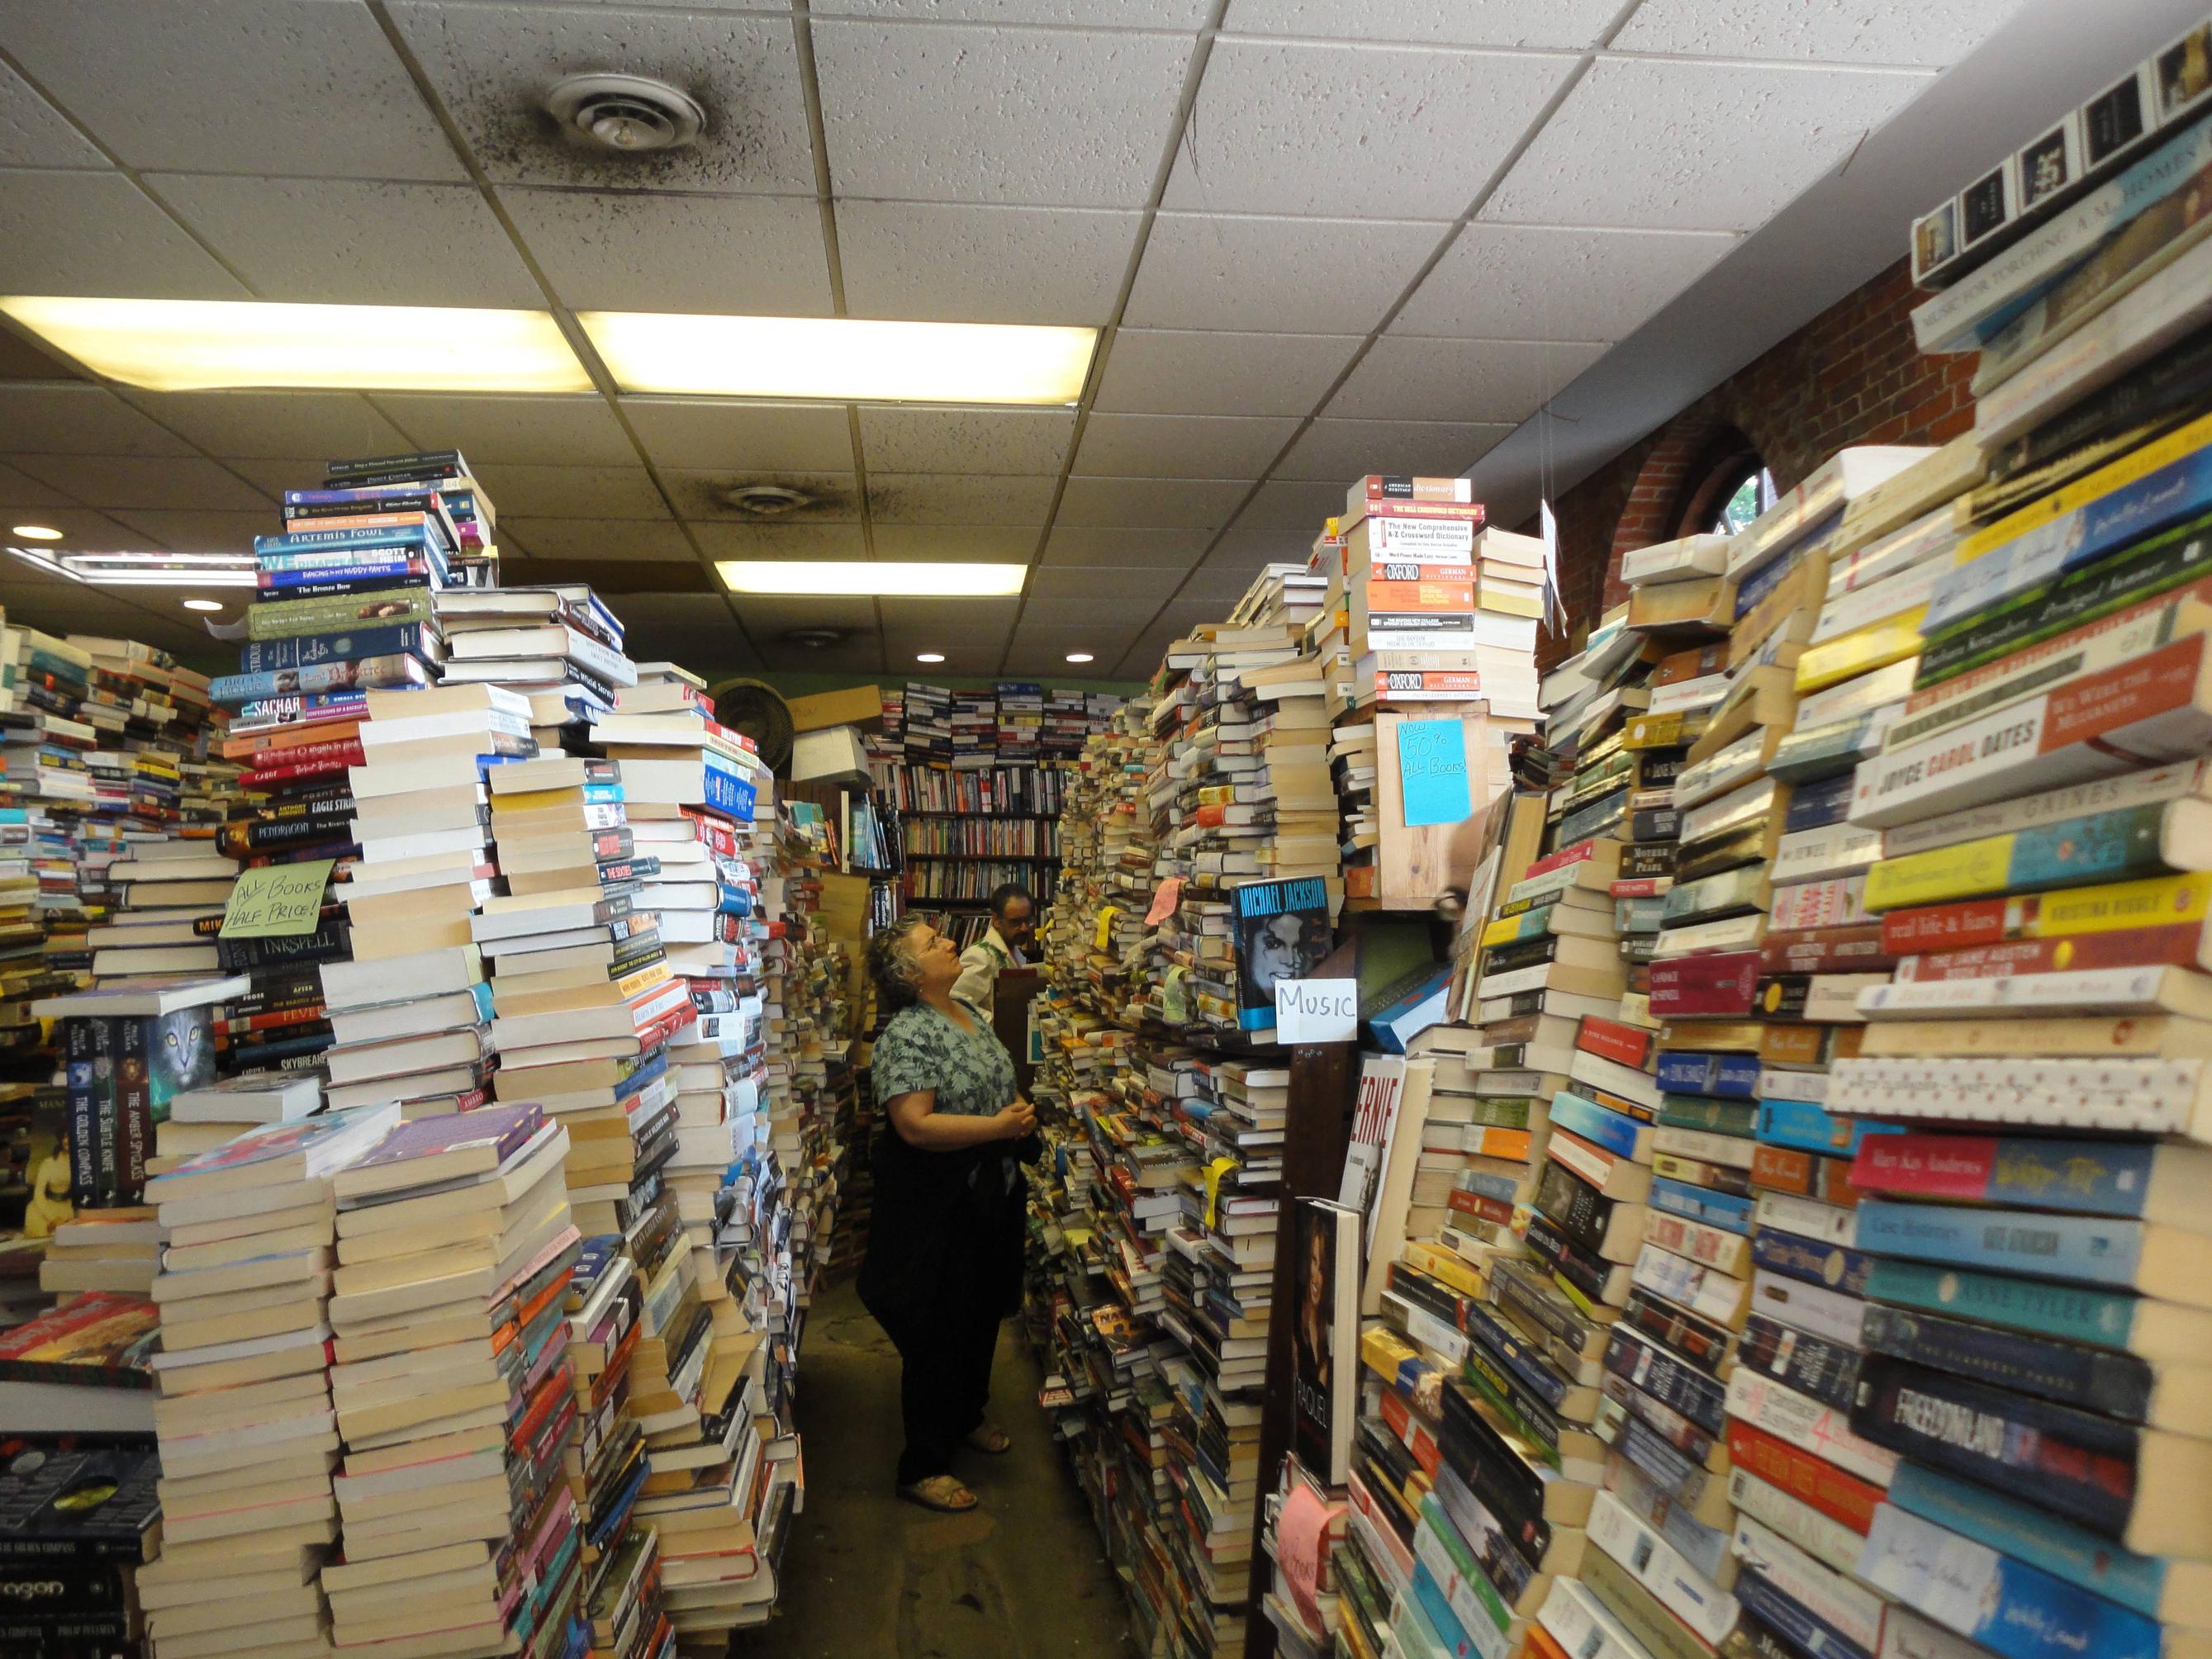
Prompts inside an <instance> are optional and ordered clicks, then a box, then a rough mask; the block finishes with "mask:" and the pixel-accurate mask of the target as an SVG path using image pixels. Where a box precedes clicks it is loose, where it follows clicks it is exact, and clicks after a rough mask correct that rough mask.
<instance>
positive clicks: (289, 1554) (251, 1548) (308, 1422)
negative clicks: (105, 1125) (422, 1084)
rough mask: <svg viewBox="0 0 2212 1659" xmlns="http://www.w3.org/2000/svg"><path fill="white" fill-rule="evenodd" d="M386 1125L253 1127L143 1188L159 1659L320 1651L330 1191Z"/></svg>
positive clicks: (324, 1632) (334, 1514) (333, 1432)
mask: <svg viewBox="0 0 2212 1659" xmlns="http://www.w3.org/2000/svg"><path fill="white" fill-rule="evenodd" d="M398 1121H399V1112H398V1108H397V1107H394V1106H372V1107H364V1108H362V1109H357V1110H355V1111H350V1112H332V1113H325V1114H322V1115H317V1116H314V1117H310V1118H307V1119H304V1120H302V1121H298V1122H293V1123H279V1124H271V1125H269V1126H266V1127H261V1128H257V1129H252V1130H249V1131H247V1132H246V1133H245V1134H242V1135H240V1136H239V1137H237V1138H236V1139H233V1140H231V1141H228V1142H227V1143H225V1144H224V1145H222V1146H218V1147H216V1149H215V1150H213V1151H212V1152H205V1153H203V1154H201V1155H200V1156H199V1157H197V1158H190V1159H187V1160H185V1162H184V1163H182V1164H179V1166H178V1167H177V1168H176V1169H174V1170H171V1171H169V1172H168V1173H167V1174H166V1175H163V1176H159V1177H158V1178H156V1179H155V1181H153V1182H151V1183H150V1184H149V1188H148V1194H147V1195H148V1198H149V1200H150V1201H151V1202H153V1203H154V1204H155V1205H157V1206H159V1210H160V1219H161V1227H162V1229H163V1231H164V1232H165V1233H166V1235H167V1248H166V1249H165V1250H164V1252H163V1256H162V1266H161V1273H160V1275H159V1276H158V1277H157V1278H156V1279H155V1281H154V1292H153V1294H154V1302H155V1306H156V1307H158V1308H159V1310H161V1321H160V1330H161V1352H159V1353H158V1354H156V1355H155V1356H154V1359H153V1365H154V1370H155V1376H157V1378H158V1379H159V1388H160V1390H161V1398H160V1399H159V1401H157V1402H156V1403H155V1432H156V1434H157V1435H158V1436H159V1438H160V1443H161V1483H160V1486H159V1489H158V1490H159V1493H160V1497H161V1559H159V1560H158V1561H155V1562H154V1563H152V1564H151V1565H148V1566H145V1567H143V1568H141V1569H140V1570H139V1572H138V1586H139V1591H140V1595H141V1596H142V1598H143V1600H144V1601H145V1602H146V1605H147V1607H148V1608H149V1612H148V1621H149V1626H151V1629H152V1632H153V1636H154V1639H155V1641H156V1642H157V1643H158V1644H160V1645H161V1649H162V1650H163V1651H165V1652H168V1653H173V1654H182V1655H184V1656H185V1659H195V1656H204V1659H216V1656H227V1655H230V1654H264V1653H265V1654H269V1655H271V1656H276V1655H291V1654H295V1653H302V1652H309V1651H319V1650H323V1649H324V1648H325V1647H326V1645H327V1644H328V1642H329V1640H330V1632H331V1613H330V1610H329V1608H328V1607H326V1606H325V1601H324V1599H323V1594H322V1589H321V1588H320V1586H319V1583H318V1579H317V1574H318V1571H319V1569H320V1568H321V1567H322V1566H323V1565H324V1563H325V1559H326V1557H327V1554H328V1552H329V1550H330V1548H331V1545H332V1544H333V1542H334V1541H335V1540H336V1539H337V1530H338V1528H337V1518H338V1509H337V1503H336V1502H335V1500H334V1498H333V1497H332V1493H331V1466H332V1463H333V1462H335V1460H336V1456H337V1449H338V1434H337V1428H336V1426H335V1425H334V1419H333V1417H332V1408H331V1379H330V1372H329V1370H328V1369H327V1365H328V1357H329V1349H328V1344H329V1340H330V1337H331V1323H330V1316H329V1304H330V1298H331V1270H332V1267H333V1250H332V1246H333V1244H334V1243H335V1240H336V1222H335V1212H334V1210H333V1192H332V1183H333V1182H334V1180H335V1179H336V1177H337V1175H338V1174H339V1173H340V1172H342V1171H343V1170H347V1169H348V1168H349V1167H351V1166H352V1165H353V1164H356V1163H357V1162H358V1161H359V1160H360V1159H362V1158H364V1157H366V1156H368V1154H369V1152H371V1151H373V1150H374V1148H375V1147H376V1146H378V1145H379V1143H380V1142H381V1141H382V1140H383V1139H384V1138H385V1136H386V1134H388V1133H390V1132H391V1131H392V1129H393V1128H394V1127H396V1126H397V1125H398Z"/></svg>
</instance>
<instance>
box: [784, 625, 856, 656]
mask: <svg viewBox="0 0 2212 1659" xmlns="http://www.w3.org/2000/svg"><path fill="white" fill-rule="evenodd" d="M783 638H784V642H785V643H786V644H787V645H797V646H803V647H805V648H806V649H807V650H809V651H827V650H828V649H829V647H831V646H833V645H842V644H844V642H845V630H844V629H842V628H787V629H784V631H783Z"/></svg>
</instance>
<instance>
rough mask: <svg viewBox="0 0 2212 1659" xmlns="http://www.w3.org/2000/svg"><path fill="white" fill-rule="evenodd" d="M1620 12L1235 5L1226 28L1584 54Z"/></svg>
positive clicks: (1610, 7)
mask: <svg viewBox="0 0 2212 1659" xmlns="http://www.w3.org/2000/svg"><path fill="white" fill-rule="evenodd" d="M1619 10H1620V4H1619V3H1618V0H1547V3H1545V4H1543V5H1539V6H1532V5H1529V4H1528V3H1527V0H1230V3H1229V15H1227V16H1226V17H1225V18H1224V19H1223V20H1222V27H1224V28H1225V29H1226V30H1229V31H1230V32H1231V33H1237V34H1299V35H1308V36H1311V37H1314V38H1316V39H1320V40H1355V41H1358V40H1407V41H1420V42H1424V43H1425V44H1427V45H1430V46H1519V47H1550V48H1554V49H1560V50H1565V51H1568V52H1579V51H1582V50H1583V49H1584V48H1586V47H1588V46H1590V45H1591V44H1592V43H1594V42H1595V40H1597V38H1598V36H1599V35H1600V34H1601V33H1603V31H1604V29H1605V26H1606V25H1607V23H1609V22H1611V21H1613V15H1614V14H1615V13H1616V12H1618V11H1619Z"/></svg>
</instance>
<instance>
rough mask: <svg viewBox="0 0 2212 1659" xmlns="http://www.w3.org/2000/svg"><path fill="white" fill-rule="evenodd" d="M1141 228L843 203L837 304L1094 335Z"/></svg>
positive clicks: (1074, 218)
mask: <svg viewBox="0 0 2212 1659" xmlns="http://www.w3.org/2000/svg"><path fill="white" fill-rule="evenodd" d="M907 33H914V32H913V31H908V32H907ZM833 142H834V140H833ZM1141 222H1143V216H1141V215H1140V214H1136V213H1121V212H1109V211H1104V210H1086V209H1081V208H1025V207H979V206H974V205H965V206H960V205H950V204H937V203H929V202H857V201H850V200H847V201H841V202H839V203H838V204H837V247H838V257H839V260H840V263H841V264H842V267H843V269H844V272H845V303H846V306H847V307H848V310H849V312H850V313H851V314H852V315H853V316H855V317H883V318H890V319H896V320H904V321H910V322H957V323H1048V324H1060V325H1089V326H1091V327H1097V326H1098V325H1103V324H1104V323H1106V322H1107V321H1108V320H1109V319H1111V318H1112V316H1113V314H1114V301H1115V298H1116V297H1117V296H1118V295H1120V293H1121V273H1122V271H1123V270H1125V269H1126V268H1127V265H1128V263H1129V250H1130V249H1131V248H1133V246H1136V240H1137V228H1138V226H1139V224H1140V223H1141Z"/></svg>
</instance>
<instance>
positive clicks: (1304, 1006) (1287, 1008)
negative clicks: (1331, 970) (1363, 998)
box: [1275, 979, 1359, 1042]
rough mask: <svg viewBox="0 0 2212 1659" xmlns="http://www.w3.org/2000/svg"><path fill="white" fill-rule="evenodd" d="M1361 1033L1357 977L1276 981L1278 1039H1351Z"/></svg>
mask: <svg viewBox="0 0 2212 1659" xmlns="http://www.w3.org/2000/svg"><path fill="white" fill-rule="evenodd" d="M1358 1035H1359V981H1358V980H1356V979H1279V980H1277V981H1275V1041H1276V1042H1351V1041H1352V1039H1353V1038H1354V1037H1356V1036H1358Z"/></svg>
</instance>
